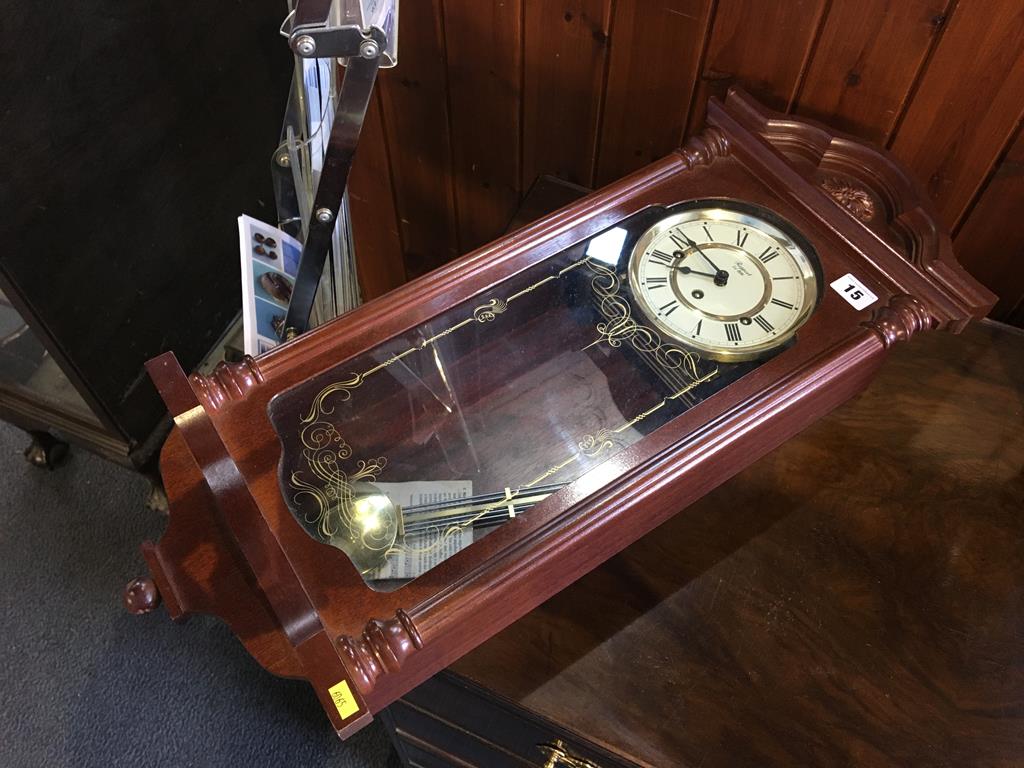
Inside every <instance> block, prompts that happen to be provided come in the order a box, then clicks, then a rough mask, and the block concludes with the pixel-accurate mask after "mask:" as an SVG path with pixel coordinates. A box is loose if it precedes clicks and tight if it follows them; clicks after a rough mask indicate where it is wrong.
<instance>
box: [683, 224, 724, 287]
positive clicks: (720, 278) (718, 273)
mask: <svg viewBox="0 0 1024 768" xmlns="http://www.w3.org/2000/svg"><path fill="white" fill-rule="evenodd" d="M679 234H680V235H681V236H682V238H683V242H685V243H686V244H687V245H688V246H690V247H691V248H695V249H696V250H697V253H699V254H700V255H701V256H703V257H704V261H706V262H707V263H708V264H709V265H710V266H711V268H712V269H713V270H715V274H714V275H712V277H714V278H715V285H725V284H726V283H728V282H729V273H728V272H726V271H725V270H724V269H719V268H718V265H717V264H715V262H713V261H712V260H711V259H710V257H708V255H707V254H706V253H704V251H703V250H701V247H700V246H699V245H697V243H695V242H694V241H693V240H691V239H690V238H689V237H688V236H687V235H686V233H685V232H682V231H680V233H679Z"/></svg>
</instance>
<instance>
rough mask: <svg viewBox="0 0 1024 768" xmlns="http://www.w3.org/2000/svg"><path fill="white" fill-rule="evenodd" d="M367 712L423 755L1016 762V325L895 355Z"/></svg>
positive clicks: (1019, 509) (1023, 597)
mask: <svg viewBox="0 0 1024 768" xmlns="http://www.w3.org/2000/svg"><path fill="white" fill-rule="evenodd" d="M385 721H386V722H387V723H388V724H389V726H390V727H391V730H392V732H393V734H394V735H395V736H396V743H397V745H398V748H399V752H400V753H401V754H402V756H403V758H404V759H405V760H406V762H407V764H410V765H424V766H433V765H452V764H455V765H482V766H487V768H492V767H496V766H504V765H509V766H512V765H515V766H522V765H531V764H536V765H543V764H545V760H546V757H545V756H544V755H543V754H542V752H541V751H540V750H539V749H538V746H537V745H538V743H541V742H544V741H547V742H551V741H553V740H554V739H562V740H563V742H564V743H565V745H566V748H567V749H569V750H570V751H571V752H573V753H575V754H577V755H579V756H581V757H583V758H586V759H588V760H590V761H591V762H592V763H594V764H597V765H602V766H603V765H630V764H641V765H655V766H695V767H696V766H701V767H702V768H712V767H713V766H737V765H742V766H746V765H751V766H753V765H756V766H796V765H799V766H812V765H822V766H837V765H857V766H957V767H958V768H959V767H961V766H1020V765H1024V334H1022V333H1021V332H1020V331H1017V330H1015V329H1011V328H1008V327H1004V326H1000V325H997V324H991V323H983V324H978V325H974V326H972V327H970V328H968V330H967V331H965V332H964V334H963V335H962V336H959V337H956V336H950V335H947V334H941V333H930V334H920V335H919V337H917V338H915V339H914V343H913V344H907V345H900V346H899V348H898V349H896V350H894V353H893V356H892V359H891V360H890V361H889V362H888V364H887V365H886V367H885V368H884V369H883V371H882V373H881V374H880V375H879V377H878V379H877V380H876V382H875V383H874V384H873V385H872V386H871V387H870V388H869V390H868V391H867V393H866V394H864V395H863V396H861V397H860V398H859V399H857V400H855V401H854V402H852V403H849V404H848V405H846V406H844V407H842V408H840V409H839V410H838V411H837V412H835V413H834V414H833V415H832V416H830V417H828V418H827V419H825V420H824V421H822V422H820V423H819V424H817V425H816V426H814V427H812V428H810V429H808V430H807V431H806V432H805V433H803V434H802V435H800V436H799V437H798V438H796V439H793V440H791V441H790V442H789V443H787V444H786V445H785V446H784V447H782V448H780V449H779V450H777V451H775V452H774V453H772V454H770V455H769V456H767V457H766V458H764V459H762V460H761V461H759V462H758V463H757V464H755V465H754V466H752V467H751V468H750V469H748V470H746V471H745V472H743V473H742V474H740V475H738V476H737V477H736V478H734V479H733V480H731V481H730V482H728V483H726V484H725V485H724V486H722V487H721V488H719V489H718V490H717V491H715V492H713V493H711V494H710V495H708V496H706V497H705V498H704V499H703V500H702V501H701V502H699V503H698V504H695V505H693V506H691V507H689V508H688V509H686V510H684V511H683V512H681V513H680V514H679V515H677V516H676V517H675V518H674V519H672V520H671V521H669V522H668V523H666V524H665V525H663V526H662V527H660V528H659V529H657V530H655V531H654V532H653V533H651V534H650V535H648V536H646V537H645V538H643V539H641V540H640V541H638V542H637V543H636V544H634V545H633V546H631V547H629V548H628V549H626V550H625V551H623V552H622V553H621V554H620V555H618V556H616V557H614V558H612V559H611V560H610V561H608V562H607V563H605V564H604V565H603V566H601V567H600V568H598V569H597V570H595V571H593V572H591V573H590V574H588V575H587V576H585V577H584V578H582V579H581V580H579V581H578V582H577V583H576V584H574V585H573V586H572V587H571V588H569V589H567V590H565V591H563V592H562V593H560V594H559V595H557V596H556V597H555V598H553V599H552V600H550V601H548V602H547V603H545V604H544V605H542V606H541V607H540V608H538V609H537V610H535V611H533V612H532V613H530V614H529V615H527V616H526V617H525V618H523V619H521V620H520V621H518V622H516V623H515V624H514V625H512V626H511V627H509V628H508V629H507V630H505V631H504V632H502V633H501V634H499V635H497V636H496V637H494V638H493V639H492V640H490V641H489V642H487V643H486V644H484V645H483V646H481V647H479V648H478V649H477V650H476V651H474V652H472V653H471V654H469V655H468V656H466V657H465V658H463V659H462V660H461V661H459V662H458V663H457V664H455V665H454V667H452V668H451V670H450V671H449V672H446V673H444V674H442V675H439V676H438V677H435V678H434V679H433V680H431V681H429V682H428V683H426V684H424V685H423V686H421V687H420V688H419V689H417V690H416V691H414V692H413V693H412V694H410V695H409V696H408V697H406V698H405V699H404V700H402V701H401V702H399V703H397V704H396V705H394V706H393V707H391V709H390V711H389V712H388V713H387V714H386V715H385ZM551 765H567V763H564V762H553V763H551Z"/></svg>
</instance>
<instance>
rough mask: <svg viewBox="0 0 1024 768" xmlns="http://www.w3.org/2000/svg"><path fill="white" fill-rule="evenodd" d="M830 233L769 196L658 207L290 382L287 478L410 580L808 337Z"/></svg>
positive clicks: (370, 566) (332, 533) (394, 581)
mask: <svg viewBox="0 0 1024 768" xmlns="http://www.w3.org/2000/svg"><path fill="white" fill-rule="evenodd" d="M820 284H821V276H820V268H819V266H818V263H817V258H816V256H815V253H814V250H813V248H812V246H811V245H810V243H808V242H807V241H806V240H805V239H804V238H803V237H802V236H801V235H800V233H799V232H798V231H797V230H796V229H795V228H794V227H792V226H791V225H789V224H788V223H787V222H785V221H784V220H782V219H781V218H779V217H778V216H776V215H775V214H773V213H772V212H771V211H768V210H766V209H764V208H760V207H755V206H752V205H749V204H744V203H739V202H735V201H723V200H701V201H692V202H689V203H685V204H681V205H677V206H672V207H669V208H664V207H655V208H648V209H645V210H643V211H641V212H640V213H637V214H635V215H633V216H631V217H629V218H627V219H624V220H623V221H621V222H619V223H618V224H617V225H616V226H614V227H611V228H609V229H607V230H605V231H604V232H602V233H600V234H598V235H596V236H595V237H592V238H590V239H588V240H586V241H583V242H580V243H578V244H576V245H574V246H572V247H570V248H567V249H565V250H563V251H561V252H559V253H557V254H555V255H553V256H551V257H549V258H547V259H545V260H543V261H541V262H539V263H537V264H535V265H534V266H532V267H531V268H529V269H527V270H524V271H523V272H520V273H518V274H517V275H515V276H514V277H512V278H510V279H508V280H506V281H504V282H503V283H501V284H500V285H498V286H496V287H495V288H493V289H491V290H489V291H488V292H486V293H484V294H481V295H479V296H477V297H475V298H474V299H472V300H470V301H466V302H463V303H462V304H459V305H457V306H453V307H452V308H450V309H448V310H447V311H445V312H443V313H442V314H440V315H438V316H436V317H435V318H433V319H432V320H431V321H430V322H429V323H425V324H423V325H421V326H419V327H416V328H414V329H413V330H411V331H409V332H407V333H405V334H402V335H401V336H398V337H395V338H393V339H391V340H389V341H388V342H386V343H384V344H382V345H380V346H378V347H376V348H374V349H372V350H370V351H368V352H366V353H364V354H361V355H359V356H357V357H354V358H352V359H349V360H347V361H345V362H343V363H341V364H339V365H337V366H334V367H333V368H331V369H328V370H327V371H326V372H324V373H322V374H320V375H318V376H316V377H314V378H312V379H310V380H308V381H306V382H303V383H301V384H299V385H297V386H295V387H293V388H291V389H290V390H287V391H285V392H282V393H281V394H280V395H278V396H277V397H275V398H274V399H273V400H272V401H271V404H270V409H269V410H270V419H271V422H272V423H273V426H274V429H275V430H276V432H277V434H278V436H279V438H280V440H281V444H282V456H281V463H280V484H281V492H282V494H283V496H284V498H285V500H286V501H287V503H288V505H289V508H290V510H291V511H292V513H293V514H294V515H295V517H296V519H297V520H298V521H299V523H300V524H301V525H302V526H303V527H304V528H305V530H306V531H307V532H308V533H309V535H310V536H312V537H314V538H315V539H317V540H318V541H321V542H323V543H324V544H325V545H329V546H335V547H338V548H340V549H342V550H343V551H344V552H346V553H347V554H348V556H349V557H350V559H351V560H352V562H353V564H354V565H355V567H356V568H357V569H358V570H359V572H360V573H361V574H362V575H363V578H364V579H365V580H366V582H367V583H368V584H369V585H370V586H371V587H372V588H374V589H378V590H390V589H395V588H397V587H398V586H401V584H403V583H405V582H406V581H408V580H410V579H413V578H415V577H417V576H419V575H420V574H422V573H424V572H425V571H427V570H429V569H430V568H431V567H433V566H434V565H436V564H437V563H439V562H441V561H442V560H444V559H445V558H447V557H450V556H451V555H453V554H454V553H456V552H458V551H459V550H461V549H463V548H465V547H467V546H470V545H471V544H472V543H473V541H475V540H476V539H478V538H480V537H482V536H486V535H487V534H488V533H490V532H491V531H493V530H495V529H496V528H497V527H498V526H500V525H506V524H509V523H511V522H513V521H515V520H516V519H517V518H520V517H523V516H529V515H530V513H531V508H532V507H533V506H534V505H536V504H538V503H539V502H540V501H542V500H543V499H545V498H546V497H547V496H548V495H550V494H552V493H555V492H557V491H558V490H559V489H560V488H561V487H562V486H563V485H564V484H566V483H568V482H571V481H572V480H574V479H576V478H578V477H579V476H580V475H582V474H583V473H584V472H586V471H587V470H590V469H592V468H593V467H595V466H597V465H599V464H601V463H602V462H605V461H606V460H607V459H609V458H610V457H611V456H613V455H615V453H616V452H618V451H620V450H621V449H623V448H624V447H627V446H629V445H632V444H633V443H635V442H636V441H638V440H640V439H641V438H642V437H643V436H644V435H647V434H649V433H650V432H652V431H653V430H655V429H657V428H658V427H659V426H661V425H663V424H665V423H666V422H667V421H668V420H670V419H672V418H674V417H676V416H678V415H679V414H681V413H683V412H685V411H686V410H687V409H689V408H692V407H693V406H694V405H696V404H697V403H699V402H701V401H702V400H704V399H706V398H708V397H709V396H711V395H713V394H714V393H715V392H717V391H719V390H721V389H722V388H723V387H725V386H728V385H729V384H730V383H731V382H733V381H735V380H736V379H738V378H739V377H741V376H743V375H744V374H746V373H747V372H749V371H750V370H752V369H753V368H754V367H756V366H757V365H760V364H761V363H762V362H764V361H765V360H766V359H768V358H769V357H771V356H772V355H774V354H777V353H778V352H779V351H781V350H782V349H784V348H785V347H786V346H788V345H790V344H793V343H796V341H797V337H798V330H799V327H800V326H801V325H802V324H803V323H804V322H805V321H806V320H807V319H808V317H810V315H811V313H812V312H813V310H814V307H815V305H816V302H817V298H818V294H819V287H820Z"/></svg>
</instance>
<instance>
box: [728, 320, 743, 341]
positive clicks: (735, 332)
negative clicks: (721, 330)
mask: <svg viewBox="0 0 1024 768" xmlns="http://www.w3.org/2000/svg"><path fill="white" fill-rule="evenodd" d="M725 337H726V338H727V339H729V341H742V340H743V337H742V336H740V324H739V323H726V324H725Z"/></svg>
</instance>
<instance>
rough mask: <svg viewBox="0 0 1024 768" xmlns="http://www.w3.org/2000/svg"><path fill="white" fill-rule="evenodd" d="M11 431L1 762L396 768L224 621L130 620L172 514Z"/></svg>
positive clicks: (2, 564) (7, 432)
mask: <svg viewBox="0 0 1024 768" xmlns="http://www.w3.org/2000/svg"><path fill="white" fill-rule="evenodd" d="M27 444H28V440H27V438H26V436H25V434H24V433H22V432H19V431H17V430H15V429H13V428H11V427H9V426H7V425H5V424H0V766H3V768H21V767H22V766H26V767H28V766H104V768H107V767H109V766H175V767H176V768H177V767H178V766H235V765H239V766H275V768H280V767H281V766H333V767H334V768H350V767H354V766H373V767H374V768H377V767H380V768H383V767H384V766H397V765H398V763H397V758H395V757H394V756H393V754H392V753H391V749H390V746H389V744H388V742H387V737H386V735H385V734H384V733H383V731H382V729H381V728H380V726H379V725H378V724H376V723H374V724H372V725H371V726H370V727H369V728H367V729H365V730H364V731H362V732H361V733H359V734H357V735H356V736H355V737H353V738H352V739H350V740H349V741H347V742H344V743H343V742H341V741H339V740H338V739H337V738H336V737H335V736H334V734H333V731H332V730H331V728H330V726H329V724H328V722H327V719H326V716H325V715H324V714H323V712H322V711H321V709H320V705H319V703H318V702H317V700H316V698H315V696H314V695H313V692H312V691H311V690H310V688H309V687H308V686H307V685H306V684H305V683H302V682H296V681H290V680H281V679H278V678H275V677H273V676H271V675H269V674H268V673H266V672H265V671H264V670H263V669H262V668H261V667H259V666H258V665H257V664H256V663H255V662H254V661H253V660H252V659H251V658H250V657H249V656H248V654H246V652H245V650H244V649H243V648H242V646H241V644H240V643H239V642H238V641H237V640H236V639H235V638H234V636H233V635H232V634H231V633H230V632H229V631H228V630H227V628H226V627H224V626H223V625H222V624H220V623H219V622H218V621H216V620H214V619H210V618H207V617H194V618H192V619H190V620H189V621H188V622H186V623H185V624H174V623H172V622H171V621H170V620H169V619H168V618H167V614H166V613H165V612H164V611H163V609H162V608H161V609H159V610H157V611H156V612H154V613H152V614H150V615H148V616H144V617H134V616H129V615H128V614H127V613H126V612H125V611H124V609H123V608H122V606H121V602H120V601H121V588H122V587H123V585H124V584H125V583H126V582H127V580H128V579H130V578H132V577H133V576H137V575H140V574H142V573H144V565H143V561H142V556H141V555H140V554H139V551H138V545H139V543H140V542H141V541H142V540H143V539H146V538H150V539H154V538H157V537H159V535H160V532H161V530H162V529H163V527H164V523H165V519H164V518H163V517H162V516H161V515H159V514H157V513H154V512H150V511H149V510H147V509H146V507H145V503H144V502H145V498H146V491H147V485H146V482H145V481H144V480H143V479H142V478H140V477H139V476H137V475H135V474H133V473H131V472H129V471H128V470H125V469H122V468H120V467H117V466H115V465H112V464H109V463H107V462H104V461H102V460H101V459H98V458H96V457H95V456H91V455H90V454H88V453H86V452H85V451H81V450H76V449H72V452H71V457H70V459H69V460H68V461H67V463H66V464H65V465H64V466H63V467H61V468H59V469H57V470H55V471H53V472H48V471H46V470H40V469H37V468H35V467H32V466H30V465H29V464H28V463H27V462H26V461H25V460H24V458H23V457H22V450H23V449H24V448H25V446H26V445H27Z"/></svg>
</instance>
